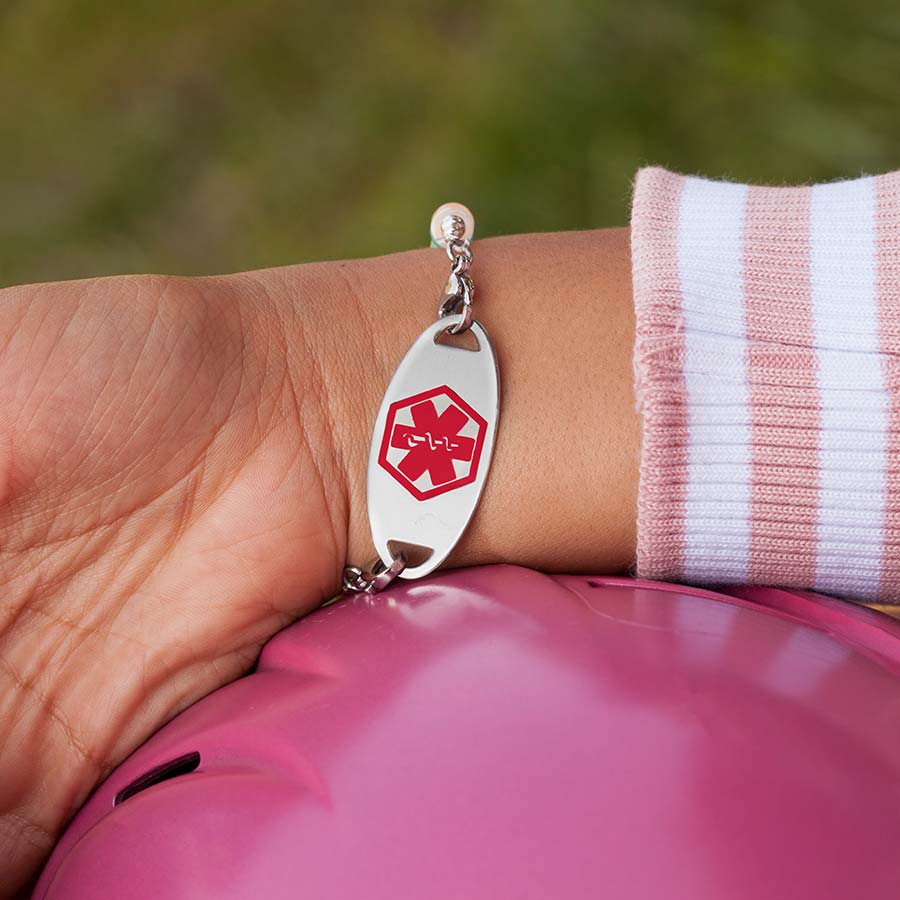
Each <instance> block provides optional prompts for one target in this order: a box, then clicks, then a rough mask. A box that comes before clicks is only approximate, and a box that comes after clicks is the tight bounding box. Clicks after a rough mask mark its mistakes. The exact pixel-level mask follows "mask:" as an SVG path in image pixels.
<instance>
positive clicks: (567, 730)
mask: <svg viewBox="0 0 900 900" xmlns="http://www.w3.org/2000/svg"><path fill="white" fill-rule="evenodd" d="M898 676H900V623H897V622H894V621H893V620H891V619H889V618H887V617H886V616H883V615H880V614H878V613H875V612H871V611H869V610H866V609H861V608H859V607H856V606H851V605H849V604H843V603H840V602H839V601H834V600H829V599H827V598H821V597H813V595H810V594H803V593H796V592H791V593H788V592H784V591H775V590H755V591H750V590H747V591H740V592H735V593H734V595H732V596H723V595H721V594H714V593H711V592H708V591H702V590H693V589H690V588H684V587H676V586H673V585H665V584H651V583H646V582H639V581H633V580H629V579H625V578H586V577H581V576H578V577H576V576H561V577H550V576H546V575H540V574H538V573H536V572H531V571H528V570H525V569H518V568H513V567H491V568H482V569H471V570H467V571H458V572H453V573H449V574H444V575H441V576H439V577H436V578H433V579H431V580H429V581H427V582H419V583H410V584H404V585H402V586H401V585H397V586H396V587H393V588H391V589H390V590H389V591H387V592H385V593H383V594H380V595H377V596H374V597H368V596H356V597H352V598H350V599H348V600H345V601H343V602H341V603H338V604H336V605H333V606H329V607H326V608H324V609H322V610H320V611H319V612H316V613H315V614H313V615H311V616H308V617H307V618H306V619H304V620H302V621H301V622H298V623H297V624H295V625H293V626H292V627H290V628H288V629H286V630H285V631H284V632H282V633H281V634H279V635H278V636H277V637H276V638H274V639H273V640H272V641H270V642H269V644H268V645H267V646H266V648H265V650H264V651H263V654H262V656H261V658H260V661H259V665H258V667H257V669H256V671H255V672H254V673H253V674H252V675H249V676H248V677H246V678H243V679H241V680H240V681H238V682H236V683H234V684H231V685H229V686H228V687H225V688H222V689H221V690H219V691H216V692H215V693H214V694H212V695H211V696H209V697H207V698H206V699H205V700H203V701H201V702H199V703H197V704H195V705H194V706H193V707H191V708H190V709H188V710H187V711H186V712H184V713H183V714H182V715H180V716H179V717H178V718H177V719H175V720H174V721H173V722H172V723H170V724H169V725H168V726H166V727H165V728H164V729H163V730H162V731H160V732H159V733H158V734H157V735H156V736H154V737H153V738H152V739H151V740H150V741H148V742H147V743H146V744H145V745H144V746H143V747H141V748H140V749H139V750H138V751H137V752H136V753H135V754H134V755H133V756H132V757H131V758H130V759H128V760H127V761H126V762H125V763H124V764H123V765H122V766H121V767H120V768H119V769H118V770H117V771H115V772H114V773H113V774H112V775H111V776H110V778H109V779H108V780H107V782H106V783H105V784H104V785H102V786H101V787H100V788H99V789H98V790H97V792H96V793H95V794H94V795H93V797H92V798H91V799H90V800H89V802H88V803H87V804H86V806H85V807H84V809H82V811H81V812H80V813H79V815H78V816H77V817H76V819H75V821H74V822H73V823H72V825H71V827H70V828H69V830H68V832H67V833H66V834H65V836H64V837H63V838H62V840H61V841H60V843H59V845H58V846H57V848H56V851H55V853H54V854H53V857H52V859H51V860H50V862H49V864H48V865H47V868H46V870H45V872H44V874H43V876H42V877H41V880H40V883H39V885H38V888H37V892H36V894H35V897H37V898H40V900H89V898H90V900H100V898H102V900H109V898H112V897H115V898H118V900H126V898H127V900H150V898H153V900H159V898H165V900H180V898H192V900H194V898H215V900H233V898H235V900H236V898H249V897H252V898H262V900H288V898H290V900H297V898H310V900H387V898H390V900H451V898H452V900H459V898H466V900H488V898H489V900H509V898H516V900H526V898H535V900H538V898H539V900H548V898H553V900H557V898H559V900H582V898H584V900H587V898H590V900H596V898H604V900H607V898H629V900H642V898H653V900H657V898H660V897H667V898H682V897H684V898H692V900H712V898H715V900H722V898H728V900H742V898H748V900H749V898H753V900H758V898H760V897H791V898H792V900H805V898H816V900H828V898H842V900H843V898H848V897H865V898H867V900H878V898H891V900H895V898H896V897H897V896H898V888H900V854H898V853H897V835H898V834H900V681H898Z"/></svg>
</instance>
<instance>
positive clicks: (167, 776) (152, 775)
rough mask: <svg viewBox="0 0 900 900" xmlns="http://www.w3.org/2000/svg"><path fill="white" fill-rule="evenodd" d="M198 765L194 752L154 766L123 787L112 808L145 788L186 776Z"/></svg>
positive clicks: (197, 754) (198, 757) (196, 754)
mask: <svg viewBox="0 0 900 900" xmlns="http://www.w3.org/2000/svg"><path fill="white" fill-rule="evenodd" d="M199 765H200V754H199V753H198V752H197V751H196V750H194V751H192V752H191V753H185V754H184V755H183V756H178V757H176V758H175V759H171V760H169V762H165V763H162V765H159V766H156V767H155V768H153V769H151V770H150V771H149V772H144V774H143V775H140V776H138V777H137V778H135V779H134V781H132V782H131V783H130V784H127V785H125V787H123V788H122V790H121V791H119V793H118V794H116V799H115V800H113V806H118V805H119V804H120V803H124V802H125V801H126V800H129V799H131V798H132V797H133V796H134V795H135V794H139V793H140V792H141V791H146V790H147V788H151V787H153V786H154V785H157V784H162V782H164V781H169V780H171V779H172V778H177V777H178V776H179V775H187V774H189V773H190V772H193V771H194V770H195V769H196V768H197V766H199Z"/></svg>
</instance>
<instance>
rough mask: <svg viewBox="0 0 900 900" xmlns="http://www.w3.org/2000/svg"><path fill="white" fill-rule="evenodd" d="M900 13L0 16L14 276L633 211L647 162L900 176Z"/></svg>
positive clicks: (354, 9) (56, 1) (139, 2)
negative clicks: (468, 211) (439, 225)
mask: <svg viewBox="0 0 900 900" xmlns="http://www.w3.org/2000/svg"><path fill="white" fill-rule="evenodd" d="M898 113H900V4H898V3H897V2H896V0H890V2H887V0H885V2H871V0H860V2H857V3H855V4H852V3H847V2H846V0H841V2H837V0H819V2H807V3H792V2H773V0H757V2H753V3H750V2H725V0H719V2H708V3H699V2H677V0H669V2H665V0H649V2H639V0H636V2H631V3H628V2H621V0H620V2H612V0H603V2H590V0H498V2H490V0H480V2H472V0H454V2H453V3H415V2H410V0H406V2H404V0H379V2H363V0H315V2H288V0H198V2H187V0H180V2H177V0H153V2H150V0H125V2H121V3H110V2H109V0H2V5H0V121H2V128H0V282H2V283H6V284H9V283H15V282H25V281H36V280H45V279H55V278H71V277H77V276H82V275H89V274H105V273H115V272H130V271H131V272H133V271H165V272H184V273H208V272H219V271H234V270H239V269H245V268H253V267H258V266H268V265H277V264H282V263H290V262H299V261H304V260H309V259H320V258H335V257H348V256H361V255H371V254H378V253H384V252H389V251H392V250H396V249H402V248H406V247H411V246H417V245H423V244H424V243H426V241H427V235H426V232H427V225H428V219H429V217H430V214H431V211H432V209H433V208H434V207H435V206H437V205H438V203H440V202H442V201H444V200H446V199H460V200H462V201H463V202H466V203H468V204H469V205H470V206H471V207H472V208H473V210H474V211H475V214H476V217H477V220H478V233H479V235H481V236H484V235H489V234H499V233H506V232H514V231H532V230H551V229H569V228H585V227H596V226H604V225H613V224H621V223H624V222H625V221H626V220H627V215H628V203H629V193H630V184H631V179H632V177H633V174H634V171H635V169H636V168H637V167H638V166H639V165H642V164H646V163H662V164H665V165H668V166H671V167H674V168H677V169H680V170H683V171H687V172H702V173H706V174H709V175H713V176H727V177H732V178H739V179H750V180H758V181H765V182H772V183H782V182H794V181H810V180H814V179H830V178H836V177H840V176H852V175H857V174H859V173H861V172H877V171H881V170H885V169H889V168H893V167H898V166H900V114H898Z"/></svg>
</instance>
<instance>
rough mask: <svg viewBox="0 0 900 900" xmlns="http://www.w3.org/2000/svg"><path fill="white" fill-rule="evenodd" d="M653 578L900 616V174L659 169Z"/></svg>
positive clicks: (651, 212)
mask: <svg viewBox="0 0 900 900" xmlns="http://www.w3.org/2000/svg"><path fill="white" fill-rule="evenodd" d="M632 247H633V250H632V252H633V271H634V298H635V311H636V323H637V338H636V344H635V374H636V383H637V390H638V402H639V405H640V408H641V412H642V417H643V432H644V433H643V447H642V452H641V483H640V493H639V512H638V570H639V572H640V574H641V575H642V576H644V577H650V578H662V579H669V580H681V581H688V582H691V583H698V584H716V583H719V584H724V583H752V584H777V585H782V586H791V587H803V588H813V589H816V590H819V591H823V592H825V593H832V594H836V595H839V596H846V597H851V598H855V599H860V600H864V601H867V602H869V603H876V604H884V605H892V604H894V603H896V602H897V601H898V600H900V365H898V361H900V174H893V175H885V176H881V177H878V178H860V179H856V180H852V181H843V182H835V183H832V184H823V185H815V186H813V187H801V188H759V187H747V186H745V185H740V184H730V183H726V182H716V181H708V180H705V179H699V178H685V177H683V176H680V175H675V174H672V173H670V172H667V171H665V170H662V169H645V170H643V171H642V172H641V173H640V174H639V175H638V179H637V185H636V190H635V197H634V211H633V218H632Z"/></svg>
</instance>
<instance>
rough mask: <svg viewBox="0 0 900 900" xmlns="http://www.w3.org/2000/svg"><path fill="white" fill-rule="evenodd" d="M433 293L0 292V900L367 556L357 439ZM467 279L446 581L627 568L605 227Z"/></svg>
mask: <svg viewBox="0 0 900 900" xmlns="http://www.w3.org/2000/svg"><path fill="white" fill-rule="evenodd" d="M594 254H596V256H595V255H594ZM598 269H599V270H602V271H598ZM445 274H446V260H445V258H444V256H443V254H441V253H438V252H436V251H418V252H413V253H408V254H401V255H398V256H394V257H385V258H382V259H377V260H367V261H361V262H353V263H327V264H319V265H313V266H299V267H292V268H288V269H282V270H270V271H266V272H258V273H251V274H245V275H237V276H230V277H223V278H203V279H183V278H162V277H153V276H141V277H126V278H109V279H100V280H93V281H86V282H73V283H64V284H55V285H43V286H35V287H27V288H16V289H11V290H7V291H4V292H0V581H2V585H3V594H2V597H3V599H2V602H0V766H2V771H3V773H4V777H3V779H2V782H0V785H2V786H0V859H2V860H4V871H3V879H2V880H0V885H2V886H0V896H10V895H11V894H12V893H13V892H15V890H16V889H17V887H19V886H21V885H23V884H26V883H28V882H29V881H30V880H32V879H33V878H34V876H35V875H36V874H37V870H38V868H39V866H40V864H41V862H42V861H43V860H44V858H45V857H46V856H47V854H48V853H49V851H50V849H51V848H52V845H53V843H54V841H55V839H56V837H57V836H58V834H59V832H60V830H61V828H62V827H63V826H64V824H65V822H66V821H67V820H68V818H69V817H70V816H71V815H72V814H73V813H74V811H75V810H76V809H77V808H78V806H79V805H80V804H81V803H82V802H83V801H84V799H85V797H86V796H87V794H88V793H89V792H90V790H91V789H92V787H93V786H94V785H96V784H97V782H98V781H99V780H100V779H102V778H103V777H104V776H105V775H106V774H107V773H108V772H109V771H110V769H111V768H112V767H114V766H115V765H116V764H117V763H119V762H120V761H121V760H122V759H123V758H124V757H125V756H126V755H127V754H128V753H129V752H131V751H132V750H133V749H134V748H135V747H136V746H137V745H138V744H139V743H140V742H141V741H143V740H145V739H146V738H147V737H148V736H149V735H150V734H152V733H153V731H154V730H156V729H157V728H158V727H159V726H160V725H161V724H163V723H164V722H165V721H167V720H168V719H170V718H171V717H172V716H173V715H175V714H176V713H177V712H178V711H179V710H181V709H183V708H184V707H185V706H187V705H188V704H190V703H191V702H193V701H194V700H196V699H197V698H199V697H201V696H203V695H205V694H206V693H208V692H209V691H211V690H213V689H215V688H216V687H218V686H220V685H222V684H223V683H225V682H227V681H229V680H231V679H233V678H235V677H236V676H238V675H240V674H241V673H242V672H244V671H245V670H246V669H247V668H248V667H249V666H250V665H251V664H252V663H253V661H254V659H255V657H256V655H257V653H258V651H259V648H260V646H261V645H262V643H263V642H264V641H265V640H266V639H267V638H268V637H270V636H271V635H272V634H273V633H275V632H276V631H277V630H279V629H280V628H281V627H283V626H284V625H285V624H287V623H288V622H290V621H291V620H292V619H294V618H296V617H297V616H298V615H300V614H302V613H304V612H306V611H308V610H309V609H311V608H313V607H314V606H316V605H318V604H319V603H320V602H321V601H322V600H324V599H326V598H327V597H329V596H331V595H333V593H334V592H335V591H336V590H337V588H338V585H339V580H340V572H341V568H342V566H343V565H344V563H345V562H346V561H347V560H348V559H349V560H352V561H354V562H365V561H367V560H368V558H369V557H370V556H371V552H372V551H371V547H370V541H369V537H368V527H367V520H366V514H365V496H364V483H365V466H366V456H367V452H368V442H369V437H370V430H371V424H372V421H373V420H374V416H375V412H376V411H377V408H378V405H379V403H380V400H381V396H382V394H383V391H384V388H385V385H386V383H387V381H388V379H389V378H390V375H391V373H392V372H393V369H394V367H395V366H396V363H397V362H398V361H399V359H400V358H401V356H402V355H403V353H404V352H405V350H406V348H407V347H408V346H409V344H410V343H411V341H412V340H413V339H414V337H415V336H416V335H417V334H418V333H419V331H421V330H422V328H424V327H425V325H426V324H428V323H429V321H431V316H432V315H433V311H434V306H435V304H436V301H435V298H436V296H437V292H438V290H439V288H440V285H441V284H442V280H443V278H444V277H445ZM474 274H475V278H476V284H477V285H478V288H479V295H478V299H477V302H478V303H479V304H480V306H479V309H478V315H479V317H480V318H482V320H483V321H484V322H485V324H486V325H487V327H488V328H489V330H490V331H491V333H492V335H493V337H494V341H495V344H496V345H497V348H498V350H499V354H500V365H501V372H502V380H503V390H504V397H503V405H504V409H503V418H502V420H501V431H500V434H499V438H498V444H497V451H496V457H495V463H494V469H493V471H492V474H491V478H490V479H489V482H488V488H487V490H486V493H485V496H484V499H483V502H482V506H481V507H480V508H479V511H478V514H477V515H476V518H475V520H474V521H473V525H472V528H471V529H470V531H469V533H468V535H467V537H466V538H465V539H464V541H463V543H462V544H461V545H460V548H459V550H458V552H456V553H455V554H454V556H453V557H452V560H451V562H453V563H454V564H462V563H470V562H491V561H498V560H506V561H511V562H520V563H523V564H530V565H535V566H540V567H545V568H557V569H559V568H569V569H575V568H593V569H595V570H597V571H602V570H606V571H610V570H615V569H620V568H622V567H624V566H627V565H628V564H629V562H630V560H631V557H632V555H633V542H634V537H633V534H634V512H633V504H634V481H635V478H634V469H636V444H637V426H636V421H637V420H636V415H635V414H634V411H633V400H632V397H631V375H630V371H631V370H630V331H629V329H630V327H631V326H630V305H629V294H628V264H627V235H623V233H621V232H620V233H609V234H606V235H603V234H595V235H593V236H588V235H580V236H579V235H565V236H552V235H551V236H543V237H532V238H510V239H501V240H496V241H486V242H480V243H479V244H478V245H476V262H475V268H474ZM595 279H597V280H595ZM523 286H528V288H529V290H530V291H531V293H529V294H528V295H527V298H526V297H525V296H524V294H523V291H524V287H523ZM604 292H605V293H604ZM591 373H593V378H592V377H590V376H591ZM598 375H600V376H602V377H598ZM573 385H578V389H577V390H573ZM536 414H538V415H539V418H540V420H539V421H537V420H536V419H535V415H536ZM604 423H605V424H606V426H607V427H605V428H604V427H603V424H604ZM538 521H539V523H540V524H539V526H538V527H536V525H535V523H536V522H538ZM4 891H6V892H7V893H6V894H4Z"/></svg>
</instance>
